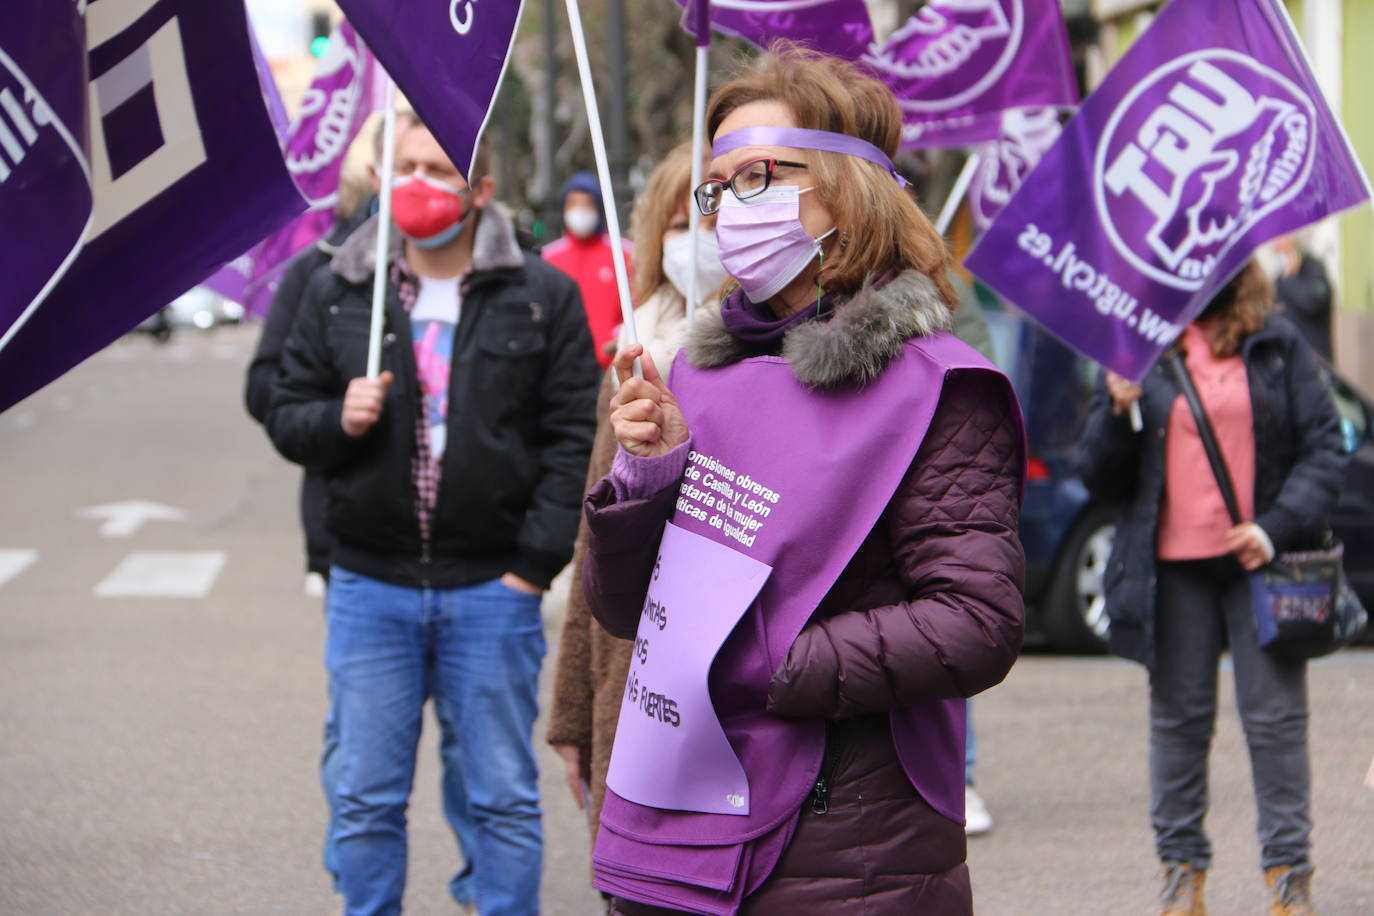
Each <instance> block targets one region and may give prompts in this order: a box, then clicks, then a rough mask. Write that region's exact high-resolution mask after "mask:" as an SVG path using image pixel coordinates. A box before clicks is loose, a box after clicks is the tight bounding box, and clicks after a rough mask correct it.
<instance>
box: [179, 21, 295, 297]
mask: <svg viewBox="0 0 1374 916" xmlns="http://www.w3.org/2000/svg"><path fill="white" fill-rule="evenodd" d="M248 37H249V38H250V39H251V42H252V46H253V63H254V65H255V66H256V67H257V69H258V85H259V86H260V87H262V99H263V102H265V103H266V105H267V114H268V116H269V117H271V119H272V127H273V129H274V130H276V132H277V139H278V140H280V141H281V142H282V143H283V144H285V143H286V129H287V128H288V127H290V125H291V119H290V118H289V117H288V116H287V114H286V104H285V103H284V102H283V101H282V97H281V92H280V91H278V89H277V80H276V78H275V77H273V76H272V68H271V67H270V66H268V63H267V58H266V57H265V56H264V55H263V53H262V47H261V46H260V45H259V44H258V37H257V34H256V33H255V32H254V31H253V29H252V27H251V23H250V27H249V29H248ZM252 277H253V258H252V255H251V253H250V254H245V255H240V256H239V257H237V258H235V259H234V260H232V261H230V262H229V263H228V264H225V265H224V266H223V267H221V268H220V269H219V270H217V271H215V272H214V273H213V274H211V275H210V276H208V277H206V278H205V279H204V280H202V281H201V283H200V285H201V286H208V287H209V288H210V289H212V290H214V291H215V292H217V293H219V294H220V295H221V296H223V297H224V298H226V299H231V300H233V301H234V302H238V303H243V302H244V300H245V299H247V296H246V294H245V293H246V290H247V287H248V281H249V280H250V279H252ZM269 303H270V299H269Z"/></svg>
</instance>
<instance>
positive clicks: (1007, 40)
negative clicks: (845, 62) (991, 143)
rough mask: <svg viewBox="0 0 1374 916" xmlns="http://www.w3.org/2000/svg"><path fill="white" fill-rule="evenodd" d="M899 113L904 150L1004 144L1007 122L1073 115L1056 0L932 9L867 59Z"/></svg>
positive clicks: (983, 1)
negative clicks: (1051, 112) (1025, 113)
mask: <svg viewBox="0 0 1374 916" xmlns="http://www.w3.org/2000/svg"><path fill="white" fill-rule="evenodd" d="M863 60H864V63H866V64H868V65H869V66H870V67H872V68H873V69H874V70H876V71H877V72H878V74H879V75H880V76H881V77H882V79H883V81H884V82H885V83H887V86H888V88H889V89H891V90H892V93H893V95H895V96H897V101H898V102H899V103H900V104H901V106H902V118H903V129H902V148H903V149H919V148H922V147H931V146H968V145H971V144H974V143H982V142H984V141H988V140H995V139H996V138H997V132H998V129H999V128H1000V126H1001V113H1002V112H1003V111H1006V110H1007V109H1009V108H1027V107H1032V106H1060V107H1073V106H1075V105H1077V104H1078V84H1077V82H1076V81H1075V78H1074V72H1073V60H1072V58H1071V57H1070V55H1069V36H1068V32H1067V30H1066V29H1065V27H1064V14H1063V12H1062V11H1061V10H1060V8H1059V0H931V2H930V3H928V4H926V5H925V6H924V7H923V8H922V9H921V11H920V12H918V13H917V14H916V15H915V16H912V17H911V19H909V20H908V21H907V23H906V25H904V26H902V27H901V28H900V29H898V30H897V31H896V32H894V33H893V35H892V37H891V38H889V39H888V40H887V41H885V42H884V43H883V44H882V46H881V47H876V48H874V49H872V51H870V53H868V54H866V55H865V56H864V58H863Z"/></svg>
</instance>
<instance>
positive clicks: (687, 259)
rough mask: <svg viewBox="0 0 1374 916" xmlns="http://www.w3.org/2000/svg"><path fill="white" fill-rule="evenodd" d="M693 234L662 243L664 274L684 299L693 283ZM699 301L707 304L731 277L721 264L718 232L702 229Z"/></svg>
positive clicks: (698, 257)
mask: <svg viewBox="0 0 1374 916" xmlns="http://www.w3.org/2000/svg"><path fill="white" fill-rule="evenodd" d="M691 270H692V233H690V232H683V233H679V234H678V235H675V236H673V237H672V238H670V239H668V240H667V241H665V242H664V243H663V273H664V275H665V276H667V278H668V282H670V283H672V284H673V286H674V287H675V288H676V289H677V291H678V292H679V293H681V294H682V296H683V298H686V297H687V287H688V284H689V283H690V281H691V276H692V274H691ZM696 270H697V301H698V303H700V302H704V301H706V300H707V299H709V298H710V297H711V295H712V294H713V293H715V291H716V290H718V289H720V287H721V285H722V284H724V283H725V281H726V279H727V278H728V277H729V276H730V275H729V274H728V273H726V272H725V266H724V265H722V264H721V263H720V254H719V252H718V251H717V249H716V234H715V232H713V231H711V230H707V229H703V230H701V231H699V232H698V233H697V263H696Z"/></svg>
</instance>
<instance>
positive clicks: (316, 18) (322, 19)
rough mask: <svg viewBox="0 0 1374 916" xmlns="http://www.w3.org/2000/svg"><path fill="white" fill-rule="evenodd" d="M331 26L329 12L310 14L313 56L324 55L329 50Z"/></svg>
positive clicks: (311, 50)
mask: <svg viewBox="0 0 1374 916" xmlns="http://www.w3.org/2000/svg"><path fill="white" fill-rule="evenodd" d="M331 31H332V29H331V28H330V27H329V14H328V13H311V14H310V54H311V56H312V57H324V55H325V52H326V51H328V50H329V33H330V32H331Z"/></svg>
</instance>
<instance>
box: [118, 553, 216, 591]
mask: <svg viewBox="0 0 1374 916" xmlns="http://www.w3.org/2000/svg"><path fill="white" fill-rule="evenodd" d="M224 562H225V555H224V553H222V552H220V551H216V550H204V551H191V550H183V551H170V550H169V551H152V550H140V551H135V552H134V553H131V554H129V555H128V556H127V557H125V558H124V559H123V560H122V561H120V564H119V565H118V566H116V567H115V568H114V571H113V572H111V573H110V574H109V575H108V576H106V577H105V579H104V581H102V582H101V583H100V584H99V585H97V586H96V587H95V594H96V596H97V597H100V598H204V597H205V596H206V595H208V594H209V593H210V589H211V588H213V587H214V584H215V579H217V578H218V577H219V574H220V570H222V569H223V568H224Z"/></svg>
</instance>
